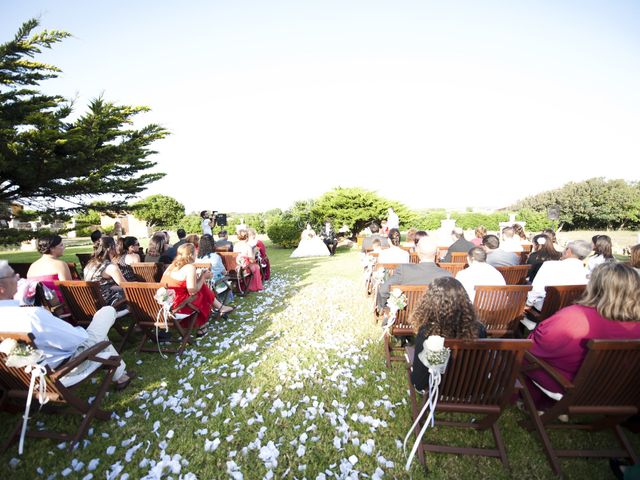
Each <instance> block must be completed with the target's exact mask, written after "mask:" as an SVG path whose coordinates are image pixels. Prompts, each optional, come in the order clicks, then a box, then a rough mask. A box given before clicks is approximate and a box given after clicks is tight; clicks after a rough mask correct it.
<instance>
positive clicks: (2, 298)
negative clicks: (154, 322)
mask: <svg viewBox="0 0 640 480" xmlns="http://www.w3.org/2000/svg"><path fill="white" fill-rule="evenodd" d="M17 285H18V276H17V275H16V274H15V272H14V271H13V270H12V269H11V267H10V266H9V263H8V262H7V261H6V260H0V312H2V314H1V315H0V331H2V332H25V333H31V334H33V336H34V343H35V346H36V348H37V349H38V350H41V351H42V353H43V354H44V364H45V365H46V366H48V367H50V368H56V367H57V366H59V365H60V364H61V363H62V362H64V361H66V360H68V359H70V358H72V357H74V356H75V355H77V354H79V353H80V352H82V351H83V350H86V349H88V348H90V347H92V346H94V345H95V344H97V343H99V342H102V341H105V340H106V341H108V340H109V338H108V337H107V333H108V332H109V329H110V328H111V326H112V325H113V323H114V322H115V319H116V311H115V310H114V308H113V307H102V308H101V309H100V310H98V311H97V312H96V314H95V315H94V316H93V320H92V321H91V323H90V324H89V326H88V327H87V329H86V330H85V329H84V328H82V327H73V326H72V325H71V324H69V323H67V322H65V321H64V320H60V319H59V318H58V317H56V316H54V315H52V314H51V313H50V312H49V311H48V310H46V309H44V308H41V307H29V308H24V307H20V306H19V304H18V302H17V301H15V300H13V296H14V295H15V293H16V289H17ZM103 352H104V353H106V354H108V357H105V358H109V357H111V356H115V355H118V352H117V351H116V349H115V348H113V346H111V345H109V346H108V347H107V348H106V349H105V350H103ZM104 353H101V354H100V356H101V357H102V356H103V355H104ZM92 363H93V362H90V361H88V360H87V361H86V362H84V363H82V364H80V365H79V366H78V367H76V368H75V369H74V370H72V371H71V372H70V373H71V375H67V376H65V377H63V378H62V379H61V382H62V384H63V385H66V386H71V385H73V384H75V383H78V382H79V381H80V380H82V379H83V378H85V377H86V376H87V375H89V374H90V373H91V372H92V371H93V370H92V369H91V366H92V365H91V364H92ZM83 373H84V375H83ZM113 380H114V382H115V385H116V389H119V390H121V389H123V388H124V387H126V386H127V385H128V384H129V382H130V381H131V378H130V377H129V375H127V372H126V365H125V364H124V362H123V361H121V362H120V365H119V366H118V368H117V369H116V372H115V374H114V375H113Z"/></svg>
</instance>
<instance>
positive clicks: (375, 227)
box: [362, 222, 389, 253]
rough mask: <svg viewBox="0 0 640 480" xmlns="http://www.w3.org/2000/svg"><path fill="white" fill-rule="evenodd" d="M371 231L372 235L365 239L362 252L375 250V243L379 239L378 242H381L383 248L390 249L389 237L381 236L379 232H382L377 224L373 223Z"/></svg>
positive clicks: (370, 227)
mask: <svg viewBox="0 0 640 480" xmlns="http://www.w3.org/2000/svg"><path fill="white" fill-rule="evenodd" d="M369 230H371V235H370V236H368V237H365V238H364V239H363V240H362V251H363V252H365V253H366V252H367V251H371V250H373V241H374V240H375V239H376V238H377V239H378V240H380V245H381V246H382V248H388V247H389V241H388V240H387V237H385V236H384V235H380V234H379V233H378V232H379V231H380V227H379V226H378V224H377V223H375V222H373V223H372V224H371V225H369Z"/></svg>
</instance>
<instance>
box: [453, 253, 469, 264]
mask: <svg viewBox="0 0 640 480" xmlns="http://www.w3.org/2000/svg"><path fill="white" fill-rule="evenodd" d="M468 256H469V255H468V254H467V252H451V263H467V260H468Z"/></svg>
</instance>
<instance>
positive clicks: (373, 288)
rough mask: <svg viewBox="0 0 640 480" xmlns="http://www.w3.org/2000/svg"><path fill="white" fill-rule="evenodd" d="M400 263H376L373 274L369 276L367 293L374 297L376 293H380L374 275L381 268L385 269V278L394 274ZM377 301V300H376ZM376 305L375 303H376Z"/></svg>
mask: <svg viewBox="0 0 640 480" xmlns="http://www.w3.org/2000/svg"><path fill="white" fill-rule="evenodd" d="M398 265H400V264H399V263H376V264H375V265H374V267H373V271H372V275H371V276H370V277H369V281H368V282H367V295H373V298H374V299H375V298H376V294H377V293H378V287H379V284H376V282H375V281H374V278H373V277H374V275H376V274H377V272H379V271H380V270H384V276H385V280H386V279H387V278H389V277H390V276H391V275H393V272H394V271H395V269H396V268H398ZM374 302H375V300H374ZM374 306H375V303H374Z"/></svg>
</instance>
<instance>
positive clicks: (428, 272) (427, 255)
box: [376, 237, 452, 311]
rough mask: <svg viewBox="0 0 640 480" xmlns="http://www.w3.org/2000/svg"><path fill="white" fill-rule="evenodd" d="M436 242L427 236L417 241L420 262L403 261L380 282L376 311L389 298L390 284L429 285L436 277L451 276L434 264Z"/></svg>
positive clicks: (383, 305)
mask: <svg viewBox="0 0 640 480" xmlns="http://www.w3.org/2000/svg"><path fill="white" fill-rule="evenodd" d="M436 250H437V247H436V244H435V243H433V242H432V241H431V240H430V239H429V238H428V237H427V238H422V239H421V240H420V242H418V246H417V248H416V252H417V254H418V257H419V258H420V263H404V264H400V265H398V268H396V269H395V271H394V272H393V275H391V277H389V278H388V279H387V280H386V281H384V282H383V283H381V284H380V287H379V288H378V294H377V298H376V305H377V307H378V311H382V310H383V309H384V307H385V306H386V304H387V300H388V299H389V288H390V287H391V285H429V284H430V283H431V282H432V281H433V280H435V279H436V278H438V277H451V276H452V275H451V273H449V272H448V271H447V270H444V269H442V268H440V267H438V266H437V265H436V264H435V258H436Z"/></svg>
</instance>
